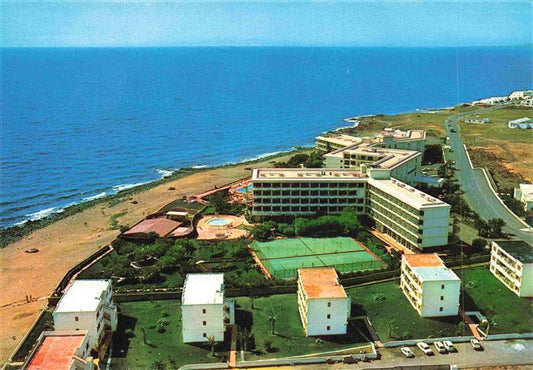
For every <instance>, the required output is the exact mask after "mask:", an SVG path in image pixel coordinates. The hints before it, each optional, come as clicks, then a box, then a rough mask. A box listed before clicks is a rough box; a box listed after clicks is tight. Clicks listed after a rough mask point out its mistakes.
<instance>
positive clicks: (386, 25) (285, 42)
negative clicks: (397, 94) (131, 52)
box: [0, 0, 533, 47]
mask: <svg viewBox="0 0 533 370" xmlns="http://www.w3.org/2000/svg"><path fill="white" fill-rule="evenodd" d="M532 7H533V5H532V2H530V1H522V2H509V1H491V2H487V1H476V2H464V1H460V2H459V1H448V2H434V1H418V2H392V1H389V2H375V1H374V2H371V1H363V2H332V1H330V2H290V1H289V2H224V3H222V2H204V3H197V2H188V1H174V2H159V1H150V2H140V1H114V2H113V1H100V0H92V1H83V2H80V1H61V2H60V1H44V2H43V1H41V2H27V1H23V0H18V1H4V2H1V3H0V10H1V19H0V21H1V25H0V30H1V35H0V44H1V46H4V47H10V46H11V47H20V46H39V47H60V46H78V47H85V46H113V47H119V46H204V45H205V46H249V45H250V46H251V45H254V46H383V47H428V46H494V45H530V44H531V43H532V19H533V17H532Z"/></svg>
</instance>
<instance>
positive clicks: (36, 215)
mask: <svg viewBox="0 0 533 370" xmlns="http://www.w3.org/2000/svg"><path fill="white" fill-rule="evenodd" d="M64 211H65V208H64V207H50V208H46V209H42V210H40V211H37V212H34V213H30V214H27V215H26V217H27V219H26V221H36V220H40V219H41V218H45V217H47V216H50V215H51V214H53V213H61V212H64Z"/></svg>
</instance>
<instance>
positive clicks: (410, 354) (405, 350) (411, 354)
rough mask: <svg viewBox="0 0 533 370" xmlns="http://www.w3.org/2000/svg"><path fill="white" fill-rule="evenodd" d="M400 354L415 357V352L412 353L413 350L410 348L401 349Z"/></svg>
mask: <svg viewBox="0 0 533 370" xmlns="http://www.w3.org/2000/svg"><path fill="white" fill-rule="evenodd" d="M400 352H402V355H404V356H405V357H409V358H411V357H415V354H414V353H413V351H411V348H409V347H402V348H400Z"/></svg>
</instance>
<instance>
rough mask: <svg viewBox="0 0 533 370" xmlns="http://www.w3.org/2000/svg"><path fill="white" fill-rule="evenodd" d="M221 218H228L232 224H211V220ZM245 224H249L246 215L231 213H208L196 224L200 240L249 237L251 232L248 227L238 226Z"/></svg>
mask: <svg viewBox="0 0 533 370" xmlns="http://www.w3.org/2000/svg"><path fill="white" fill-rule="evenodd" d="M219 218H223V219H227V220H229V221H230V222H231V224H229V225H223V226H216V225H210V224H209V221H210V220H213V219H219ZM243 224H245V225H247V223H246V220H245V219H244V217H236V216H230V215H206V216H204V217H203V218H202V219H200V220H199V221H198V224H197V225H196V231H197V232H198V240H232V239H239V238H247V237H248V236H250V232H249V231H248V230H246V229H238V227H239V226H241V225H243Z"/></svg>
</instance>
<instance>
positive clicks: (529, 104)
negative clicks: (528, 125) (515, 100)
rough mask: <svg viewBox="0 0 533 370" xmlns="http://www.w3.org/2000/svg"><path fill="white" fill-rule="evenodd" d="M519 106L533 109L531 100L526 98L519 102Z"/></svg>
mask: <svg viewBox="0 0 533 370" xmlns="http://www.w3.org/2000/svg"><path fill="white" fill-rule="evenodd" d="M520 105H521V106H523V107H533V98H527V99H524V100H522V101H520Z"/></svg>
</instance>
